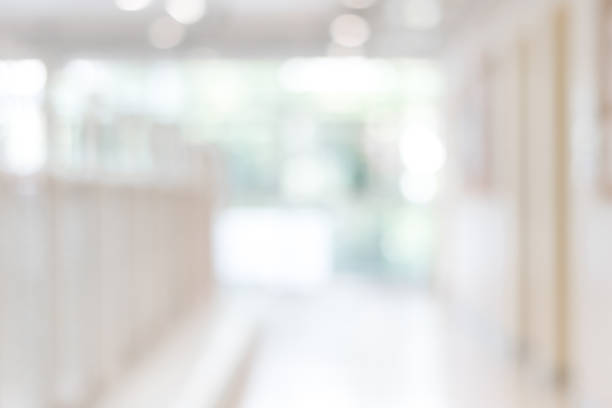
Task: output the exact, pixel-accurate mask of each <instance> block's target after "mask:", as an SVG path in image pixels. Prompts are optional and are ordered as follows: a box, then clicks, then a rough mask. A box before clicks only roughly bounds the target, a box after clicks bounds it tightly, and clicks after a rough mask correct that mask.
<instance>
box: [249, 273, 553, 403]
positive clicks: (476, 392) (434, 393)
mask: <svg viewBox="0 0 612 408" xmlns="http://www.w3.org/2000/svg"><path fill="white" fill-rule="evenodd" d="M459 327H461V325H457V324H453V323H452V321H451V319H450V318H449V317H448V313H445V312H444V311H443V308H441V307H440V306H439V304H438V303H437V302H436V301H435V300H433V299H432V298H431V297H428V296H427V295H424V294H422V293H418V292H415V291H404V290H399V289H388V288H384V287H376V286H365V285H354V284H351V285H343V286H339V287H335V288H333V289H327V290H324V291H322V292H321V293H318V294H316V295H311V296H303V297H288V298H286V299H283V300H279V301H278V303H277V304H276V305H275V307H274V308H273V312H272V314H271V317H270V319H269V321H268V322H267V324H266V326H265V328H264V330H263V334H262V338H261V342H260V348H259V353H258V354H257V355H256V358H255V361H254V366H253V369H252V372H251V376H250V381H249V383H248V385H247V389H246V391H245V396H244V399H243V405H242V408H262V407H265V408H277V407H278V408H287V407H291V408H302V407H304V408H314V407H316V408H345V407H346V408H395V407H416V408H464V407H465V408H479V407H486V408H489V407H491V408H531V407H533V408H562V407H565V405H563V404H562V403H561V401H560V400H559V398H558V397H557V395H556V394H555V392H554V391H553V390H552V389H551V387H549V386H543V385H540V386H535V385H533V384H530V383H529V382H528V381H527V380H526V379H525V377H527V376H526V375H525V373H524V370H523V369H521V368H517V367H516V365H513V364H511V361H510V359H509V358H508V357H503V356H502V354H501V353H499V352H495V351H494V348H493V347H488V346H485V345H484V344H485V343H486V342H479V340H477V338H476V337H474V336H473V335H472V334H468V333H467V332H466V331H465V330H462V329H460V328H459Z"/></svg>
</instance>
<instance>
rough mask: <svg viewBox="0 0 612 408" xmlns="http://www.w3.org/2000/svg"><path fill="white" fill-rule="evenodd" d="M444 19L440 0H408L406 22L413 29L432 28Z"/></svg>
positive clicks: (405, 12) (405, 9) (405, 10)
mask: <svg viewBox="0 0 612 408" xmlns="http://www.w3.org/2000/svg"><path fill="white" fill-rule="evenodd" d="M441 20H442V7H441V6H440V2H439V0H408V1H407V2H406V4H405V8H404V22H405V24H406V26H407V27H408V28H411V29H413V30H431V29H434V28H436V27H437V26H438V25H439V24H440V22H441Z"/></svg>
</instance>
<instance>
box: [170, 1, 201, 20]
mask: <svg viewBox="0 0 612 408" xmlns="http://www.w3.org/2000/svg"><path fill="white" fill-rule="evenodd" d="M166 12H168V14H169V15H170V17H172V18H173V19H175V20H176V21H178V22H179V23H182V24H193V23H196V22H198V21H199V20H201V19H202V17H204V14H206V1H205V0H166Z"/></svg>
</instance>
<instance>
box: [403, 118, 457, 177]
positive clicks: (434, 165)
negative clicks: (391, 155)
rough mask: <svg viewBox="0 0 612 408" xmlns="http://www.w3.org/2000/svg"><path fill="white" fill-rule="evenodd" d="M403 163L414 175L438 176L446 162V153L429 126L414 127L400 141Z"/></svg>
mask: <svg viewBox="0 0 612 408" xmlns="http://www.w3.org/2000/svg"><path fill="white" fill-rule="evenodd" d="M400 154H401V158H402V162H403V163H404V166H405V167H406V169H407V170H408V171H410V172H411V173H414V174H436V173H437V172H439V171H440V170H441V169H442V167H443V166H444V163H445V162H446V151H445V149H444V146H443V145H442V142H440V140H439V139H438V137H437V135H436V133H435V132H434V131H433V130H432V129H431V128H430V127H427V126H422V127H414V128H412V129H410V130H409V132H408V134H406V135H405V136H404V137H403V138H402V139H401V140H400Z"/></svg>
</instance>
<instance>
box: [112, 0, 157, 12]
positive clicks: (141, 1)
mask: <svg viewBox="0 0 612 408" xmlns="http://www.w3.org/2000/svg"><path fill="white" fill-rule="evenodd" d="M151 1H152V0H115V4H116V5H117V7H118V8H119V9H121V10H124V11H137V10H142V9H144V8H146V7H147V6H149V4H151Z"/></svg>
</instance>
